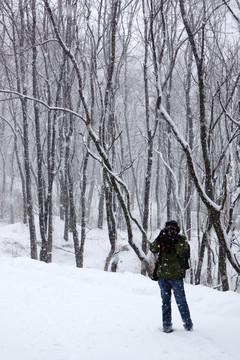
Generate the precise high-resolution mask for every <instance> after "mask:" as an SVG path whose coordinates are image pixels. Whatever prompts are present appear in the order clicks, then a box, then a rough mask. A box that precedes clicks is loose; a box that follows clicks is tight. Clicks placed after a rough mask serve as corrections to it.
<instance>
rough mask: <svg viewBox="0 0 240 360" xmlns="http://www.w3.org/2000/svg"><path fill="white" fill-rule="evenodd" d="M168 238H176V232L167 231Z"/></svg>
mask: <svg viewBox="0 0 240 360" xmlns="http://www.w3.org/2000/svg"><path fill="white" fill-rule="evenodd" d="M167 236H168V237H170V238H172V237H175V233H174V231H173V230H168V231H167Z"/></svg>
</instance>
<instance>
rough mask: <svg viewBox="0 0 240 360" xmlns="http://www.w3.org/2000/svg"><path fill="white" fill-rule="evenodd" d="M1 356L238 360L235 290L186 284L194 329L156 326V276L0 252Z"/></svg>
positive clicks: (239, 315)
mask: <svg viewBox="0 0 240 360" xmlns="http://www.w3.org/2000/svg"><path fill="white" fill-rule="evenodd" d="M0 283H1V296H0V319H1V327H0V359H1V360H16V359H19V360H79V359H81V360H112V359H114V360H123V359H124V360H132V359H138V360H146V359H151V360H159V359H161V360H164V359H168V360H169V359H176V360H190V359H191V360H193V359H194V360H198V359H204V360H208V359H209V360H210V359H211V360H214V359H216V360H233V359H234V360H237V359H239V356H240V349H239V343H238V341H239V325H240V301H239V300H240V297H239V294H236V293H233V292H228V293H221V292H218V291H216V290H212V289H208V288H205V287H202V286H191V285H186V293H187V298H188V302H189V306H190V310H191V314H192V319H193V321H194V331H193V332H190V333H189V332H186V331H184V329H183V327H182V324H181V319H180V316H179V314H178V311H177V308H176V304H175V301H174V300H173V323H174V329H175V331H174V332H173V333H172V334H164V333H162V331H161V301H160V296H159V289H158V285H157V283H155V282H153V281H151V280H150V279H148V278H146V277H143V276H141V275H137V274H132V273H127V272H125V273H107V272H104V271H101V270H95V269H77V268H75V267H74V266H69V265H58V264H49V265H47V264H45V263H41V262H39V261H35V260H31V259H29V258H26V257H18V258H10V257H6V256H1V257H0Z"/></svg>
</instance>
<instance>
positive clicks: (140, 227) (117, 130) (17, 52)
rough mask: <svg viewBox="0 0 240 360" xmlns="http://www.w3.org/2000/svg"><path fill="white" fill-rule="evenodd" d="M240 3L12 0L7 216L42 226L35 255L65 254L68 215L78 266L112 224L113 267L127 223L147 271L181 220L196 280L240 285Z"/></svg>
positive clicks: (4, 67)
mask: <svg viewBox="0 0 240 360" xmlns="http://www.w3.org/2000/svg"><path fill="white" fill-rule="evenodd" d="M239 11H240V8H239V3H238V1H237V0H236V1H235V0H231V1H220V0H216V1H212V0H211V1H208V0H201V1H187V0H185V1H183V0H179V1H171V0H161V1H157V0H149V1H145V0H141V1H140V0H132V1H127V0H126V1H120V0H102V1H101V0H98V1H97V0H96V1H87V0H85V1H74V0H58V1H47V0H30V1H29V0H28V1H26V0H11V1H9V0H8V1H5V0H1V7H0V19H1V21H0V28H1V32H0V34H1V35H0V42H1V52H0V67H1V78H0V82H1V83H0V88H1V103H0V134H1V137H0V145H1V153H0V156H1V170H0V171H1V174H2V176H1V183H0V189H1V208H0V217H1V221H8V222H15V221H23V222H24V223H26V222H28V223H29V230H30V240H31V256H32V257H33V258H37V257H38V258H40V259H41V260H43V261H46V262H50V261H52V245H53V242H54V233H53V226H52V221H53V216H59V217H60V218H61V219H62V220H63V221H64V223H65V231H64V233H63V237H64V239H65V240H66V241H72V239H73V243H74V249H75V255H76V265H77V266H79V267H81V266H83V265H84V245H85V242H86V241H87V236H86V230H87V228H88V227H99V228H103V227H107V229H108V234H109V241H110V244H111V246H110V252H109V254H107V256H106V264H105V270H108V269H111V270H112V271H116V268H117V253H118V251H119V248H118V232H119V229H121V230H125V231H126V232H127V237H128V243H129V245H130V246H131V247H132V248H133V250H134V251H135V253H136V256H137V257H138V258H139V264H140V265H141V266H140V268H139V271H142V273H146V271H149V266H150V265H149V264H150V263H151V260H150V257H149V254H148V241H149V240H150V241H151V239H152V238H153V237H154V236H155V235H156V234H157V230H158V229H159V228H160V227H162V226H164V223H165V221H166V220H167V219H170V218H174V219H176V220H177V221H179V223H180V224H181V228H182V231H183V232H184V233H185V234H186V236H187V237H188V240H189V241H190V242H191V244H192V246H191V247H192V249H193V251H192V252H193V255H192V260H191V261H192V269H191V274H190V277H189V280H190V281H191V282H193V283H200V282H201V283H205V284H208V285H209V286H214V287H219V288H222V289H223V290H227V289H228V288H229V287H230V288H231V289H234V290H237V289H238V288H239V271H240V266H239V245H240V244H239V240H238V236H237V234H238V231H239V212H240V208H239V196H240V191H239V189H240V178H239V124H240V123H239V111H240V110H239V90H240V87H239V76H240V73H239V30H240V29H239V18H240V16H239V14H240V12H239ZM36 215H37V216H38V218H39V219H38V221H37V225H36V224H35V220H36V217H35V216H36ZM79 229H80V231H79ZM36 232H40V235H41V251H40V254H37V247H36V246H37V245H36ZM133 234H135V235H134V236H133ZM69 235H70V236H69Z"/></svg>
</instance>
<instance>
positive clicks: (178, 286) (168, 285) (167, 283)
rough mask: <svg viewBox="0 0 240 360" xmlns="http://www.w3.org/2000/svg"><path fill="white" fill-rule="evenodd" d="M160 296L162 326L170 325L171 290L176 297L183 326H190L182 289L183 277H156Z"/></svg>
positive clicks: (189, 317)
mask: <svg viewBox="0 0 240 360" xmlns="http://www.w3.org/2000/svg"><path fill="white" fill-rule="evenodd" d="M158 284H159V286H160V290H161V297H162V320H163V327H164V328H165V327H169V326H171V325H172V308H171V295H172V290H173V293H174V296H175V299H176V303H177V306H178V310H179V312H180V315H181V318H182V321H183V323H184V325H185V326H192V324H193V323H192V320H191V316H190V312H189V308H188V304H187V300H186V295H185V291H184V283H183V279H170V280H167V279H163V278H159V279H158Z"/></svg>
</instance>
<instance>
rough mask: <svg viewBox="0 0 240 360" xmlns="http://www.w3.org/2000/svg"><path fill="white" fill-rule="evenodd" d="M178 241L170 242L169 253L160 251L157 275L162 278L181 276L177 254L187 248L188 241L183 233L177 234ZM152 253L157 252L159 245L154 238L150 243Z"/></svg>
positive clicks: (178, 277) (182, 252)
mask: <svg viewBox="0 0 240 360" xmlns="http://www.w3.org/2000/svg"><path fill="white" fill-rule="evenodd" d="M179 238H180V239H179V241H178V242H177V243H176V244H172V251H171V254H168V253H165V252H162V253H161V258H160V262H159V264H158V269H157V276H158V277H161V278H163V279H181V278H182V277H183V275H182V272H181V267H180V262H179V256H181V255H183V254H184V253H185V251H186V250H187V248H188V242H187V239H186V237H185V236H184V235H179ZM150 250H151V252H152V253H154V254H157V253H159V250H160V246H159V243H158V241H157V239H155V240H154V241H153V243H151V245H150Z"/></svg>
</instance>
